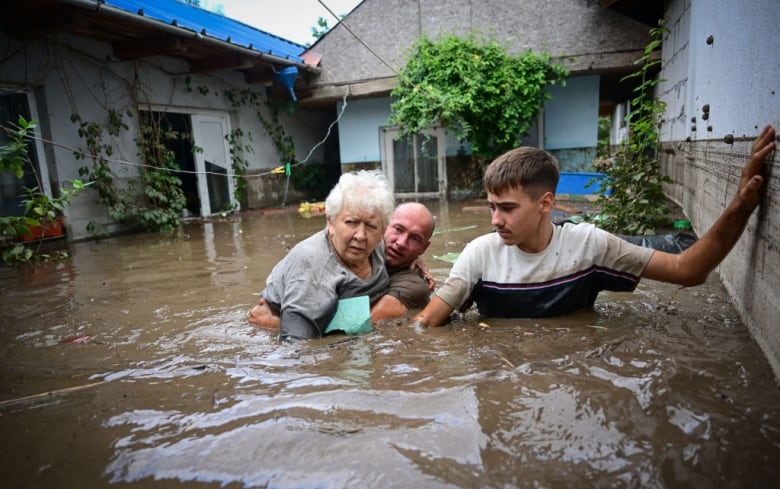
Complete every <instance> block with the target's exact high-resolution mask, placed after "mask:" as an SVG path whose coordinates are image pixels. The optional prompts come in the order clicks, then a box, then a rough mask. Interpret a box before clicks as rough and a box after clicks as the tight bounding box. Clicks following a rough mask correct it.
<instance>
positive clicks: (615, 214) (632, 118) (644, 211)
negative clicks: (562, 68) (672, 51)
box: [598, 26, 673, 235]
mask: <svg viewBox="0 0 780 489" xmlns="http://www.w3.org/2000/svg"><path fill="white" fill-rule="evenodd" d="M667 32H668V30H667V29H666V28H665V27H663V26H659V27H656V28H653V29H651V30H650V37H651V40H650V42H649V43H648V44H647V46H646V47H645V50H644V54H643V56H642V57H640V58H639V59H638V60H637V61H636V62H635V63H634V64H635V65H638V67H639V68H638V69H637V71H635V72H634V73H632V74H630V75H628V76H626V77H625V78H623V80H630V79H637V80H638V81H639V85H638V86H637V87H636V88H635V89H634V92H635V93H636V95H635V96H634V98H633V99H632V100H631V111H630V113H629V115H628V116H627V118H626V120H627V122H628V124H629V136H628V140H627V141H624V142H623V143H622V147H621V148H620V150H618V151H617V153H616V154H615V156H614V157H613V158H612V159H611V160H609V161H610V163H609V164H603V165H601V166H600V168H599V170H600V171H602V172H603V173H605V174H606V175H607V178H606V179H604V181H603V182H602V185H601V188H600V189H599V190H598V194H599V200H598V203H599V204H600V205H601V214H600V215H599V218H600V220H599V222H598V224H599V226H601V227H603V228H605V229H607V230H609V231H612V232H618V233H624V234H632V235H641V234H654V233H655V229H656V228H657V227H659V226H663V225H666V224H668V221H669V218H668V213H669V208H668V206H667V205H666V196H665V195H664V193H663V184H664V183H672V182H673V180H672V179H671V178H670V177H669V176H666V175H663V174H662V172H661V162H660V160H659V159H658V157H657V155H658V148H659V145H660V135H659V133H658V129H659V127H660V124H661V117H662V116H663V113H664V111H665V110H666V104H665V103H664V102H662V101H660V100H657V99H654V98H653V89H654V87H655V86H656V85H657V84H658V83H660V82H661V81H662V80H660V79H658V78H657V77H656V76H655V74H654V73H655V72H656V71H657V70H658V67H659V65H660V63H661V59H660V58H659V56H658V50H659V49H660V48H661V44H662V39H663V36H664V34H665V33H667Z"/></svg>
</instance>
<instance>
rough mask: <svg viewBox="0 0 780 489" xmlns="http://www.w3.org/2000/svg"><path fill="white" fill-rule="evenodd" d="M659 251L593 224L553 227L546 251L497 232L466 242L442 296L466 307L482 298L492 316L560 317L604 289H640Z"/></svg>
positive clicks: (482, 307) (586, 305)
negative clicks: (522, 245)
mask: <svg viewBox="0 0 780 489" xmlns="http://www.w3.org/2000/svg"><path fill="white" fill-rule="evenodd" d="M653 252H654V250H652V249H649V248H643V247H640V246H636V245H634V244H631V243H628V242H627V241H624V240H622V239H620V238H619V237H617V236H614V235H612V234H610V233H608V232H606V231H604V230H602V229H599V228H597V227H596V226H594V225H592V224H572V223H564V224H563V225H556V226H553V235H552V239H551V240H550V244H549V245H548V246H547V248H546V249H545V250H544V251H542V252H540V253H526V252H524V251H522V250H521V249H520V248H518V247H517V246H507V245H505V244H504V243H503V241H502V240H501V238H500V236H499V235H498V233H491V234H486V235H483V236H480V237H478V238H476V239H474V240H473V241H471V242H470V243H469V244H468V245H466V247H465V248H464V250H463V252H462V253H461V255H460V256H459V257H458V260H457V261H456V262H455V264H454V265H453V267H452V270H451V272H450V275H449V277H448V278H447V280H446V281H445V282H444V284H443V285H442V286H441V288H440V289H439V290H437V291H436V295H437V296H438V297H439V298H441V299H442V300H443V301H444V302H446V303H447V304H449V305H450V306H452V307H453V308H454V309H460V310H461V311H464V310H465V309H467V308H468V307H470V306H471V304H472V302H476V304H477V309H478V311H479V313H480V314H481V315H483V316H487V317H499V318H521V317H524V318H529V317H543V316H559V315H563V314H568V313H570V312H572V311H574V310H577V309H582V308H589V307H591V306H593V303H594V302H595V300H596V297H597V295H598V293H599V292H600V291H602V290H612V291H632V290H634V288H635V287H636V285H637V283H638V282H639V279H640V277H641V274H642V271H643V270H644V269H645V266H647V263H648V262H649V261H650V257H651V256H652V254H653Z"/></svg>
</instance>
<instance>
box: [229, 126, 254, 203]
mask: <svg viewBox="0 0 780 489" xmlns="http://www.w3.org/2000/svg"><path fill="white" fill-rule="evenodd" d="M244 136H245V135H244V131H242V130H241V129H240V128H239V129H234V130H233V131H231V132H230V134H228V135H227V140H228V144H229V145H230V161H231V163H230V164H231V167H232V168H233V175H234V177H233V178H235V182H236V185H235V197H236V200H237V201H239V202H241V201H242V200H243V199H242V197H243V195H244V193H245V192H246V170H247V168H249V162H248V161H247V159H246V158H245V157H244V155H245V154H247V153H252V152H253V151H254V148H252V145H251V144H243V140H244ZM246 137H248V138H249V141H250V142H251V141H252V135H251V134H247V135H246Z"/></svg>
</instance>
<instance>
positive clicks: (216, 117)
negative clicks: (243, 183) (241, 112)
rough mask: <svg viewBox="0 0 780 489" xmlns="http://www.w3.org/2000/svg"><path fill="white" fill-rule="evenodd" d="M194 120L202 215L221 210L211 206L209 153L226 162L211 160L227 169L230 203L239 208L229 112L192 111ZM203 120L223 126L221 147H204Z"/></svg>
mask: <svg viewBox="0 0 780 489" xmlns="http://www.w3.org/2000/svg"><path fill="white" fill-rule="evenodd" d="M190 118H191V121H192V142H193V144H194V145H195V146H196V147H197V148H199V150H198V151H194V152H193V153H194V156H195V171H196V172H197V180H198V197H199V198H200V215H201V216H202V217H207V216H210V215H213V214H216V213H217V212H221V210H216V211H215V210H214V209H212V208H211V201H210V200H209V187H208V180H207V179H206V160H207V156H208V155H214V156H216V157H219V156H222V157H223V158H224V161H225V164H224V165H223V164H221V163H220V162H219V161H211V160H210V161H209V162H210V163H211V164H213V165H217V166H219V167H222V168H224V169H225V172H226V177H227V182H228V194H229V197H228V198H229V199H230V205H231V206H232V207H233V208H234V209H236V210H238V208H239V206H240V204H239V202H238V201H237V200H236V195H235V194H236V192H235V179H234V174H233V165H232V160H231V156H230V147H229V144H228V140H227V136H228V135H229V134H230V118H229V117H228V115H227V114H205V113H192V114H190ZM202 122H207V123H217V124H219V126H220V128H221V132H222V135H221V138H220V141H221V143H222V144H221V145H220V146H219V147H204V143H205V142H206V140H207V139H206V138H205V137H202V136H203V134H202V133H200V130H199V128H200V127H201V126H200V125H199V124H200V123H202Z"/></svg>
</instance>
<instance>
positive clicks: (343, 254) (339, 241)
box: [328, 206, 384, 269]
mask: <svg viewBox="0 0 780 489" xmlns="http://www.w3.org/2000/svg"><path fill="white" fill-rule="evenodd" d="M328 233H329V234H330V242H331V245H332V246H333V250H334V251H335V252H336V255H338V257H339V258H340V259H341V261H342V262H343V263H344V264H345V265H346V266H347V267H348V268H351V269H354V268H358V267H361V266H365V265H366V264H368V263H369V262H370V260H369V257H370V256H371V253H373V252H374V248H376V245H377V244H378V243H379V240H381V239H382V235H383V234H384V227H383V222H382V215H381V214H380V213H379V212H366V211H361V210H356V209H353V208H350V207H346V206H345V207H344V208H343V209H341V212H339V213H338V214H336V216H335V217H333V219H331V218H328Z"/></svg>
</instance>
